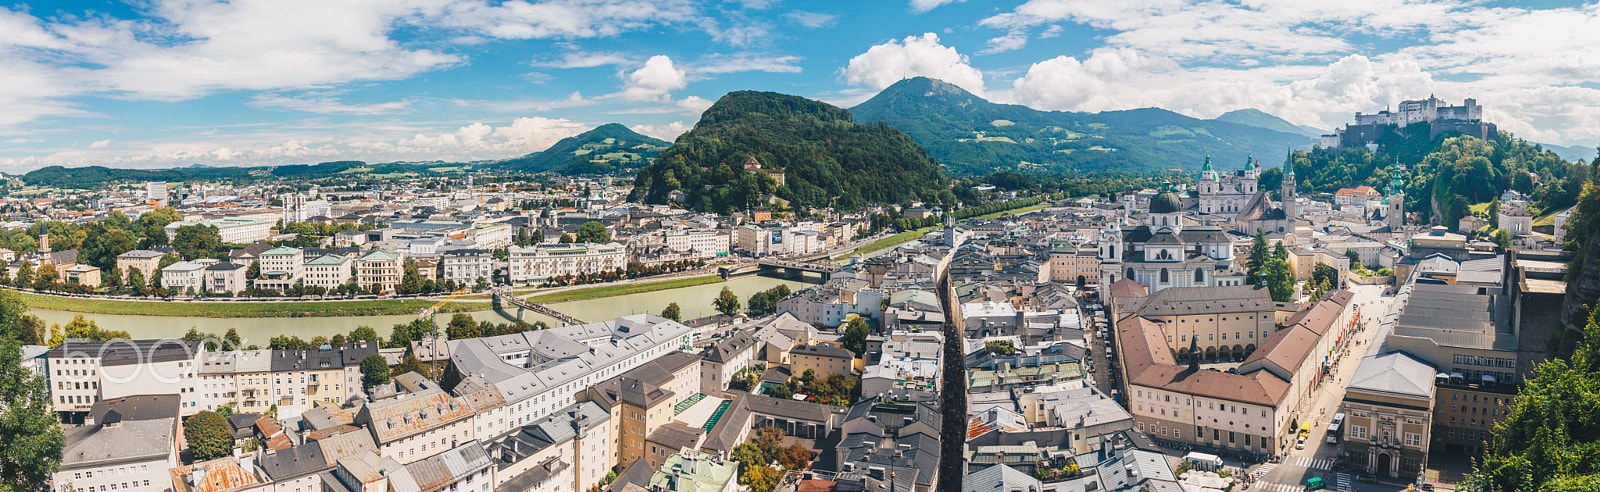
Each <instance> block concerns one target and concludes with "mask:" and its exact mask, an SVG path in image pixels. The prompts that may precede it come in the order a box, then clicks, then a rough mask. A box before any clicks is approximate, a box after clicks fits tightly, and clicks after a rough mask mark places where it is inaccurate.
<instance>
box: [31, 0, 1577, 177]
mask: <svg viewBox="0 0 1600 492" xmlns="http://www.w3.org/2000/svg"><path fill="white" fill-rule="evenodd" d="M1597 46H1600V3H1594V2H1590V3H1584V2H1579V1H1537V2H1506V1H1494V0H1446V1H1411V0H1338V1H1328V0H1225V1H1223V0H1200V1H1196V0H1117V1H1105V0H1081V1H1080V0H1027V1H1020V2H1018V1H1009V2H1007V1H985V0H871V1H860V0H856V1H804V2H801V1H793V0H789V1H785V0H742V1H721V2H717V1H694V0H654V1H648V2H635V1H615V0H556V1H525V0H510V1H499V0H234V1H226V2H225V1H213V0H134V1H116V0H112V1H107V0H97V1H49V2H46V1H33V2H24V3H13V4H9V5H8V4H0V171H4V172H9V173H18V172H24V171H27V170H30V169H36V168H39V167H43V166H49V165H63V166H68V167H73V166H86V165H103V166H110V167H130V168H167V167H181V166H189V165H195V164H203V165H210V166H244V165H278V164H294V163H316V162H324V161H332V160H366V161H369V162H392V161H408V162H414V161H433V160H443V161H472V160H485V159H501V158H507V157H512V156H517V155H522V154H526V153H529V152H536V151H539V150H542V149H544V148H546V147H548V146H550V145H551V144H553V143H555V142H556V141H557V140H559V139H561V138H564V137H567V136H571V135H574V134H577V133H580V132H582V131H584V130H587V129H590V128H593V127H595V126H598V125H601V124H605V123H610V122H617V123H622V124H624V125H627V126H629V127H631V128H633V129H634V130H636V131H639V132H641V133H645V134H648V135H652V136H655V137H659V138H663V139H667V140H671V139H673V138H675V137H677V136H678V135H680V134H682V133H683V132H684V131H687V130H688V129H689V128H690V127H692V126H693V125H694V122H695V121H696V120H697V119H698V117H699V113H700V112H701V111H703V110H704V109H705V108H707V107H709V106H710V105H711V104H712V102H714V101H715V100H716V99H717V98H718V97H721V96H722V95H723V94H725V93H727V92H729V91H735V90H747V89H748V90H766V91H776V92H783V93H788V94H795V95H800V96H805V97H810V98H815V99H820V100H823V101H827V102H830V103H833V104H836V105H840V106H844V107H849V106H853V105H855V104H858V103H860V102H861V101H864V100H866V99H868V98H870V97H871V96H872V95H873V94H876V93H877V91H879V90H881V89H882V88H884V87H887V86H889V85H891V84H893V83H894V82H896V81H898V80H901V79H903V78H906V77H912V76H928V77H933V78H938V79H942V80H945V81H947V82H951V83H954V84H956V85H959V86H961V87H963V88H966V89H967V90H969V91H971V92H974V93H976V94H978V95H981V96H983V97H985V98H988V99H990V100H993V101H996V102H1005V103H1016V104H1025V105H1028V106H1032V107H1035V108H1039V109H1048V110H1066V111H1089V112H1094V111H1106V110H1116V109H1129V108H1139V107H1152V106H1154V107H1162V108H1166V109H1170V110H1174V111H1178V112H1181V113H1184V114H1187V115H1190V116H1195V117H1199V118H1212V117H1216V116H1217V115H1219V114H1222V113H1224V112H1227V111H1231V110H1236V109H1242V108H1256V109H1260V110H1262V111H1266V112H1268V113H1272V114H1275V115H1277V116H1279V117H1282V118H1284V119H1287V120H1289V121H1290V122H1293V123H1296V124H1302V125H1310V126H1313V127H1316V128H1321V129H1325V130H1326V129H1331V128H1335V127H1337V126H1340V125H1343V124H1345V123H1347V122H1348V121H1350V120H1351V117H1352V114H1353V113H1355V112H1357V111H1364V112H1376V111H1380V110H1383V109H1385V108H1387V107H1390V106H1394V105H1396V104H1397V103H1398V102H1399V101H1402V100H1407V99H1422V98H1426V97H1428V96H1429V95H1435V96H1437V97H1439V98H1441V99H1444V100H1446V101H1448V102H1451V103H1459V102H1460V101H1461V100H1462V99H1464V98H1469V97H1470V98H1476V99H1477V101H1478V103H1479V104H1481V105H1483V106H1485V119H1487V120H1490V121H1492V122H1494V123H1497V124H1498V125H1499V126H1500V128H1501V129H1502V130H1509V131H1512V132H1514V133H1516V134H1517V136H1519V137H1522V138H1525V139H1528V140H1530V141H1535V142H1544V143H1552V144H1559V145H1583V146H1590V147H1592V146H1595V145H1597V144H1600V48H1595V47H1597Z"/></svg>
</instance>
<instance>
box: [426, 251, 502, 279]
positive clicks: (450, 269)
mask: <svg viewBox="0 0 1600 492" xmlns="http://www.w3.org/2000/svg"><path fill="white" fill-rule="evenodd" d="M439 256H440V258H439V279H440V280H454V281H455V282H456V283H457V284H461V285H467V284H472V283H475V282H477V281H478V279H480V278H482V279H485V280H487V279H492V278H494V256H493V255H491V254H490V253H489V250H485V249H453V250H449V251H445V252H444V253H442V254H440V255H439Z"/></svg>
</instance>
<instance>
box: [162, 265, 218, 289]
mask: <svg viewBox="0 0 1600 492" xmlns="http://www.w3.org/2000/svg"><path fill="white" fill-rule="evenodd" d="M217 263H218V262H217V260H213V259H210V258H203V259H199V260H194V261H180V262H177V263H173V264H171V265H168V266H167V267H166V268H163V269H161V288H163V289H175V290H177V291H178V292H184V291H189V292H191V293H199V292H204V291H205V288H206V269H207V268H211V265H215V264H217Z"/></svg>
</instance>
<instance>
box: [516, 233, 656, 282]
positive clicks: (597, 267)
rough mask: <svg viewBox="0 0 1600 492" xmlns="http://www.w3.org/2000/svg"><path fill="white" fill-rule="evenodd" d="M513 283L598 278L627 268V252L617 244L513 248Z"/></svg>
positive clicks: (546, 245) (542, 245) (541, 245)
mask: <svg viewBox="0 0 1600 492" xmlns="http://www.w3.org/2000/svg"><path fill="white" fill-rule="evenodd" d="M510 255H511V256H510V261H509V263H510V268H511V271H510V276H511V281H512V282H513V283H528V282H539V281H543V280H544V279H547V278H550V277H561V276H566V275H579V274H585V273H588V274H595V273H601V272H609V271H615V270H622V269H625V268H627V266H628V263H627V261H628V260H627V252H626V251H624V248H623V247H622V245H620V244H616V243H605V244H597V243H575V244H536V245H533V246H530V247H521V246H512V247H511V248H510Z"/></svg>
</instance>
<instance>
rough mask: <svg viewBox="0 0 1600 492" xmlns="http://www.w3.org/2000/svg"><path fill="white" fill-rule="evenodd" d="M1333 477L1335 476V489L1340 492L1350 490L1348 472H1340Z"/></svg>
mask: <svg viewBox="0 0 1600 492" xmlns="http://www.w3.org/2000/svg"><path fill="white" fill-rule="evenodd" d="M1334 477H1335V478H1334V483H1336V484H1338V488H1337V490H1339V491H1340V492H1343V491H1347V490H1350V474H1349V473H1340V474H1337V475H1335V476H1334Z"/></svg>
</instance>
